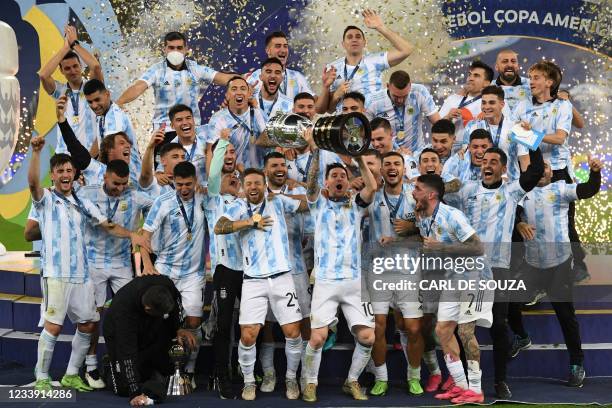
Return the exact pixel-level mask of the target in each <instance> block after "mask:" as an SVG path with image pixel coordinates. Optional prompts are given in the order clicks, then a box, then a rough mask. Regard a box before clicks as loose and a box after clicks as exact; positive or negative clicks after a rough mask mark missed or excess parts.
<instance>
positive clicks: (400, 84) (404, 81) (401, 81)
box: [389, 70, 410, 89]
mask: <svg viewBox="0 0 612 408" xmlns="http://www.w3.org/2000/svg"><path fill="white" fill-rule="evenodd" d="M389 83H390V84H392V85H393V86H394V87H396V88H399V89H404V88H405V87H407V86H408V85H410V75H408V73H407V72H406V71H402V70H399V71H395V72H394V73H392V74H391V76H390V77H389Z"/></svg>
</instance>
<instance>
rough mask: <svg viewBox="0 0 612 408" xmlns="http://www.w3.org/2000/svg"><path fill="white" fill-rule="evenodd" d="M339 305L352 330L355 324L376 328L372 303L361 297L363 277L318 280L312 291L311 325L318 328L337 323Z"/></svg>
mask: <svg viewBox="0 0 612 408" xmlns="http://www.w3.org/2000/svg"><path fill="white" fill-rule="evenodd" d="M367 297H368V296H367V294H366V298H367ZM338 306H340V307H341V308H342V313H343V314H344V317H345V319H346V322H347V323H348V326H349V327H350V328H351V331H353V329H354V328H355V326H366V327H371V328H374V310H373V309H372V304H371V303H370V302H364V301H362V299H361V279H350V280H339V281H321V280H317V281H316V282H315V285H314V289H313V292H312V304H311V310H312V311H311V313H310V327H311V328H313V329H318V328H321V327H327V326H329V325H331V324H334V323H336V322H337V321H338V317H337V316H336V313H337V310H338Z"/></svg>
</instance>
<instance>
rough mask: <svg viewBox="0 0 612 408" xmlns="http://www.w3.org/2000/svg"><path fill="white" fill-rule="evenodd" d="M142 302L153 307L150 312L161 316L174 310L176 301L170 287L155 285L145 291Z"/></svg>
mask: <svg viewBox="0 0 612 408" xmlns="http://www.w3.org/2000/svg"><path fill="white" fill-rule="evenodd" d="M142 304H143V306H149V307H150V308H151V311H150V312H149V313H151V314H152V315H154V316H159V317H161V316H163V315H165V314H167V313H170V312H172V311H173V310H174V307H175V305H176V301H175V300H174V298H173V297H172V292H171V291H170V289H169V288H167V287H166V286H162V285H153V286H151V287H149V288H148V289H147V290H145V292H144V293H143V295H142Z"/></svg>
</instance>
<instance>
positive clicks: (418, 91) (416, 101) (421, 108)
mask: <svg viewBox="0 0 612 408" xmlns="http://www.w3.org/2000/svg"><path fill="white" fill-rule="evenodd" d="M436 112H438V107H437V106H436V103H435V102H434V100H433V97H432V96H431V94H430V93H429V90H427V88H426V87H425V86H424V85H421V84H412V85H411V86H410V93H409V94H408V96H407V98H406V102H405V104H404V106H401V107H395V106H394V105H393V102H392V101H391V98H390V97H389V94H388V90H386V89H381V90H380V91H378V92H375V93H373V94H372V95H370V98H369V100H368V104H367V106H366V114H367V115H368V118H370V120H372V119H374V118H377V117H381V118H385V119H387V120H388V121H389V122H391V130H392V134H393V138H394V142H395V143H397V145H398V146H399V147H407V148H409V149H410V150H411V151H413V152H414V151H416V150H418V149H419V148H422V147H423V146H424V145H425V136H424V135H423V117H424V116H431V115H433V114H435V113H436ZM402 119H403V120H402Z"/></svg>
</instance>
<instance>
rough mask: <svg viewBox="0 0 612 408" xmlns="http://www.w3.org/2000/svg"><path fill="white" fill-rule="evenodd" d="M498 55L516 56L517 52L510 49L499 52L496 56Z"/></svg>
mask: <svg viewBox="0 0 612 408" xmlns="http://www.w3.org/2000/svg"><path fill="white" fill-rule="evenodd" d="M499 54H515V55H517V56H518V52H516V51H514V50H513V49H511V48H504V49H503V50H501V51H500V52H498V53H497V55H499Z"/></svg>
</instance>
